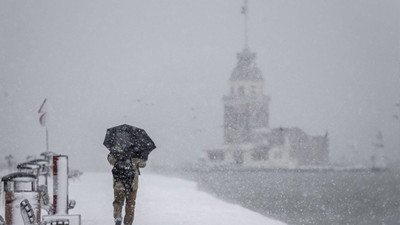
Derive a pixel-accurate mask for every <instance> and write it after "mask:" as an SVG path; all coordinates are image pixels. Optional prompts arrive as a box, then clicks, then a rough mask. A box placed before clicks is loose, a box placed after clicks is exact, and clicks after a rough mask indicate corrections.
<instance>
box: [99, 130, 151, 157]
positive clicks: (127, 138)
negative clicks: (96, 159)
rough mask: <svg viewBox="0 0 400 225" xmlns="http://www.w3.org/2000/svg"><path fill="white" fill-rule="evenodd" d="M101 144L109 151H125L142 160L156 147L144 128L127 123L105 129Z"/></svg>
mask: <svg viewBox="0 0 400 225" xmlns="http://www.w3.org/2000/svg"><path fill="white" fill-rule="evenodd" d="M103 144H104V146H106V147H107V148H108V150H110V152H111V153H116V154H118V153H126V154H129V155H131V156H132V157H136V158H141V159H144V160H147V159H148V156H149V154H150V152H151V151H152V150H153V149H155V148H156V145H155V144H154V142H153V140H151V138H150V137H149V135H148V134H147V133H146V131H145V130H143V129H141V128H138V127H134V126H131V125H128V124H123V125H119V126H116V127H112V128H109V129H107V133H106V137H105V139H104V143H103Z"/></svg>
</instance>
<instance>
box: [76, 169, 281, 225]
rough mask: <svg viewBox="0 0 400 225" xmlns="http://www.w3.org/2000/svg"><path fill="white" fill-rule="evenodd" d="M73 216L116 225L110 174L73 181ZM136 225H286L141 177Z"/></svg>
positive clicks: (185, 185) (90, 223)
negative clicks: (74, 202)
mask: <svg viewBox="0 0 400 225" xmlns="http://www.w3.org/2000/svg"><path fill="white" fill-rule="evenodd" d="M69 197H70V199H74V200H76V202H77V204H76V207H75V209H73V210H71V211H70V214H81V216H82V225H98V224H114V222H113V218H112V212H113V208H112V201H113V190H112V175H111V173H109V174H107V173H84V174H83V175H82V176H81V177H80V178H79V179H78V180H75V181H70V186H69ZM136 202H137V203H136V213H135V221H134V224H141V225H205V224H207V225H225V224H226V225H243V224H251V225H283V224H284V223H282V222H280V221H276V220H273V219H270V218H267V217H265V216H263V215H261V214H258V213H256V212H253V211H250V210H248V209H245V208H243V207H241V206H238V205H233V204H230V203H227V202H224V201H222V200H219V199H217V198H215V197H213V196H211V195H209V194H207V193H204V192H201V191H199V190H198V189H197V185H196V183H195V182H190V181H186V180H181V179H177V178H171V177H165V176H160V175H156V174H153V173H146V172H144V173H142V176H140V181H139V191H138V197H137V200H136Z"/></svg>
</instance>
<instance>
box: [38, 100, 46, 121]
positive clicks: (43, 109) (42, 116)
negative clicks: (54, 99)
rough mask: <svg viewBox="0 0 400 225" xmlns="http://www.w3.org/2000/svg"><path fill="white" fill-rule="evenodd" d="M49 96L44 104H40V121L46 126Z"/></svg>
mask: <svg viewBox="0 0 400 225" xmlns="http://www.w3.org/2000/svg"><path fill="white" fill-rule="evenodd" d="M46 102H47V98H45V99H44V101H43V103H42V105H41V106H40V108H39V110H38V113H39V114H40V117H39V123H40V125H42V126H43V127H45V126H46V122H47V104H46Z"/></svg>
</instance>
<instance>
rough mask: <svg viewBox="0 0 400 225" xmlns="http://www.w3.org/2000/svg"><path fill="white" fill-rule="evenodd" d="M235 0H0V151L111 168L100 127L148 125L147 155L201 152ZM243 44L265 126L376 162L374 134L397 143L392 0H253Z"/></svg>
mask: <svg viewBox="0 0 400 225" xmlns="http://www.w3.org/2000/svg"><path fill="white" fill-rule="evenodd" d="M242 4H243V2H242V1H240V0H236V1H232V0H224V1H222V0H221V1H215V0H203V1H177V0H172V1H161V0H158V1H155V0H150V1H149V0H146V1H105V0H101V1H89V0H83V1H14V0H3V1H1V2H0V124H1V129H0V143H1V144H0V148H1V153H0V162H1V161H2V160H4V157H5V156H6V155H9V154H13V155H14V156H16V158H17V160H18V161H23V160H25V156H27V155H32V154H34V155H38V154H40V153H41V152H43V151H45V129H44V128H43V127H40V125H39V122H38V117H39V115H38V114H37V110H38V108H39V106H40V104H41V103H42V101H43V100H44V98H46V97H47V98H48V102H49V103H50V105H51V107H52V109H53V111H54V112H53V115H52V117H53V118H52V123H51V124H50V125H49V135H50V136H49V137H50V139H49V140H50V150H51V151H54V152H58V153H63V154H68V155H69V156H70V159H71V161H70V164H71V167H73V168H77V169H82V170H103V169H107V168H108V166H107V162H106V160H105V157H106V154H107V150H106V149H105V147H104V146H103V145H102V142H103V139H104V135H105V130H106V129H107V128H109V127H112V126H115V125H119V124H122V123H128V124H132V125H135V126H138V127H142V128H144V129H146V131H147V132H148V133H149V134H150V136H151V137H152V138H153V139H154V141H155V143H156V145H157V146H158V148H157V149H156V150H155V151H154V152H153V153H152V154H151V155H150V163H149V164H153V165H157V164H158V165H159V164H162V165H173V166H178V165H182V164H184V163H191V162H195V161H196V160H197V159H198V158H199V157H200V156H202V154H203V152H202V149H204V148H206V147H209V146H213V145H216V144H221V143H222V141H223V139H222V136H223V132H222V120H223V106H222V96H223V95H224V94H227V93H228V90H229V89H228V79H229V76H230V73H231V72H232V70H233V68H234V66H235V64H236V53H237V52H239V51H241V50H242V48H243V42H244V40H243V39H244V38H243V16H242V15H241V14H240V7H241V6H242ZM249 12H250V15H249V45H250V48H251V50H252V51H255V52H256V53H257V59H256V61H257V65H258V67H259V68H260V69H261V71H262V72H263V75H264V79H265V85H266V94H268V95H270V96H271V99H272V101H271V105H270V113H271V117H270V118H271V120H270V125H271V127H279V126H284V127H294V126H297V127H300V128H302V129H304V130H305V131H306V132H307V133H309V134H311V135H323V134H325V132H327V131H328V132H329V137H330V151H331V160H332V162H334V163H343V162H345V163H351V164H359V163H363V164H364V165H369V164H370V157H371V154H372V152H373V150H374V149H373V147H372V143H373V142H374V141H375V136H376V133H377V131H379V130H380V131H382V133H383V137H384V141H385V151H386V154H387V156H388V158H389V159H390V160H391V161H390V162H392V163H393V162H398V161H399V160H398V159H399V146H400V138H399V136H400V121H399V120H396V119H395V118H394V117H393V115H395V114H397V115H399V114H400V108H399V107H397V108H396V106H395V104H396V103H399V102H400V93H399V92H400V88H399V87H400V72H399V67H400V66H399V65H400V47H399V46H400V45H399V40H400V36H399V34H400V13H399V12H400V2H399V1H397V0H385V1H381V0H346V1H345V0H343V1H341V0H339V1H320V0H301V1H286V0H285V1H282V0H270V1H264V0H251V1H249Z"/></svg>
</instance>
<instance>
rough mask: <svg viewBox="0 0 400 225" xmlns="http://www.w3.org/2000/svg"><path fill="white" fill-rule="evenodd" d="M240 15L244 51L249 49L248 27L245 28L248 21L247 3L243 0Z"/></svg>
mask: <svg viewBox="0 0 400 225" xmlns="http://www.w3.org/2000/svg"><path fill="white" fill-rule="evenodd" d="M242 14H244V47H245V49H248V48H249V45H248V36H247V35H248V26H247V21H248V15H249V13H248V1H247V0H244V6H242Z"/></svg>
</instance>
